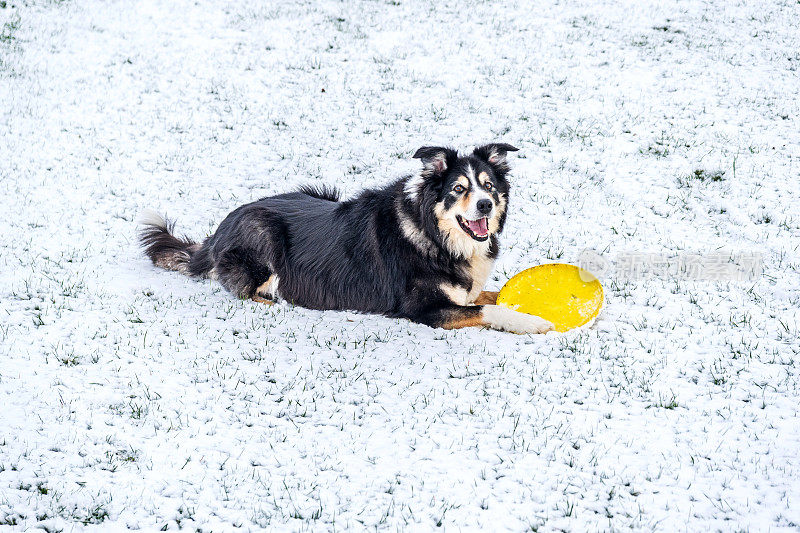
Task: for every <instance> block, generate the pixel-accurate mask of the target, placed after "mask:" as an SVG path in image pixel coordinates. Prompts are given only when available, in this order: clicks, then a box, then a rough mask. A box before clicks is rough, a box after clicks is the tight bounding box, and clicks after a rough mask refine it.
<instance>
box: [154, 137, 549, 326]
mask: <svg viewBox="0 0 800 533" xmlns="http://www.w3.org/2000/svg"><path fill="white" fill-rule="evenodd" d="M516 150H517V149H516V148H514V147H513V146H511V145H508V144H489V145H486V146H481V147H480V148H476V149H475V150H474V151H473V152H472V153H471V154H469V155H465V156H459V155H458V153H456V151H455V150H452V149H450V148H440V147H429V146H424V147H422V148H420V149H419V150H417V152H416V153H415V154H414V157H415V158H418V159H421V160H422V165H423V168H422V170H421V172H420V173H419V174H417V175H414V176H407V177H404V178H401V179H399V180H397V181H395V182H394V183H392V184H390V185H388V186H387V187H385V188H383V189H375V190H365V191H363V192H362V193H361V194H359V195H358V196H357V197H356V198H353V199H351V200H345V201H340V200H339V195H338V193H337V192H336V191H335V190H333V189H328V188H312V187H305V188H301V189H300V190H299V191H297V192H292V193H288V194H280V195H278V196H272V197H269V198H263V199H261V200H258V201H257V202H253V203H250V204H247V205H243V206H241V207H239V208H238V209H236V210H235V211H233V212H232V213H230V214H229V215H228V216H227V217H226V218H225V220H223V221H222V224H220V225H219V228H217V231H216V232H215V233H214V234H213V235H212V236H210V237H208V238H207V239H205V241H203V243H202V244H197V243H194V242H192V241H190V240H186V239H180V238H177V237H175V236H174V235H173V234H172V227H173V226H172V224H169V223H168V222H167V221H166V220H164V219H163V218H162V217H160V216H159V215H157V214H155V213H152V212H148V213H146V214H145V217H144V219H143V220H142V223H143V225H144V227H143V229H142V231H141V234H140V238H141V243H142V246H143V247H144V249H145V252H146V254H147V255H148V257H150V259H151V260H152V261H153V264H155V265H156V266H159V267H162V268H165V269H168V270H176V271H178V272H183V273H185V274H188V275H190V276H194V277H198V278H211V279H215V280H218V281H219V282H220V283H222V285H223V286H225V288H227V289H228V290H229V291H230V292H232V293H233V294H235V295H236V296H238V297H239V298H251V299H253V300H256V301H260V302H265V303H271V302H272V301H274V300H275V299H277V298H282V299H285V300H287V301H289V302H292V303H294V304H297V305H301V306H304V307H309V308H312V309H349V310H354V311H362V312H365V313H379V314H382V315H385V316H390V317H403V318H407V319H409V320H412V321H414V322H419V323H422V324H427V325H429V326H432V327H441V328H448V329H453V328H462V327H468V326H486V327H490V328H494V329H499V330H505V331H511V332H514V333H544V332H546V331H550V330H552V329H553V325H552V324H551V323H550V322H548V321H546V320H544V319H542V318H539V317H536V316H532V315H527V314H523V313H518V312H516V311H513V310H511V309H507V308H505V307H501V306H498V305H495V302H496V299H497V293H496V292H487V291H483V286H484V284H485V283H486V279H487V278H488V277H489V274H490V272H491V271H492V266H493V264H494V260H495V258H496V257H497V253H498V236H499V234H500V232H501V231H502V230H503V224H504V223H505V219H506V209H507V208H508V192H509V185H508V181H507V180H506V177H507V175H508V172H509V167H508V163H507V161H506V154H507V152H509V151H516Z"/></svg>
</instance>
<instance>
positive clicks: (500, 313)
mask: <svg viewBox="0 0 800 533" xmlns="http://www.w3.org/2000/svg"><path fill="white" fill-rule="evenodd" d="M483 318H484V320H485V321H486V323H487V324H488V325H489V326H490V327H492V328H494V329H500V330H503V331H510V332H511V333H517V334H520V335H524V334H526V333H547V332H548V331H553V330H554V329H555V326H553V323H552V322H550V321H547V320H545V319H543V318H541V317H538V316H535V315H528V314H526V313H520V312H519V311H514V310H512V309H508V308H507V307H502V306H499V305H485V306H483Z"/></svg>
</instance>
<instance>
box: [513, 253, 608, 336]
mask: <svg viewBox="0 0 800 533" xmlns="http://www.w3.org/2000/svg"><path fill="white" fill-rule="evenodd" d="M497 304H498V305H502V306H505V307H508V308H510V309H514V310H516V311H519V312H521V313H528V314H531V315H536V316H539V317H542V318H544V319H545V320H549V321H550V322H552V323H553V325H554V326H555V328H556V331H567V330H570V329H573V328H577V327H580V326H583V325H585V324H587V323H589V322H591V321H592V320H594V319H595V317H597V315H598V314H600V309H602V307H603V286H602V285H600V282H599V281H598V280H597V278H596V277H595V276H593V275H592V274H590V273H589V272H587V271H586V270H583V269H581V268H578V267H576V266H574V265H566V264H562V263H552V264H548V265H539V266H535V267H533V268H529V269H527V270H523V271H522V272H520V273H519V274H517V275H516V276H514V277H512V278H511V279H510V280H508V282H507V283H506V284H505V285H503V288H502V289H500V293H499V294H498V295H497Z"/></svg>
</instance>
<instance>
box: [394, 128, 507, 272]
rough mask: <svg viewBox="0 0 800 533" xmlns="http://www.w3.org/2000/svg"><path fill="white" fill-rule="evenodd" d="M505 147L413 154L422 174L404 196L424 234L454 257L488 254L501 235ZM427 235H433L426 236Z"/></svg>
mask: <svg viewBox="0 0 800 533" xmlns="http://www.w3.org/2000/svg"><path fill="white" fill-rule="evenodd" d="M515 151H517V148H514V147H513V146H511V145H510V144H502V143H501V144H487V145H485V146H481V147H479V148H476V149H475V150H474V151H473V152H472V153H471V154H469V155H467V156H463V157H459V155H458V153H457V152H456V151H455V150H453V149H450V148H442V147H435V146H423V147H422V148H420V149H419V150H417V152H416V153H415V154H414V157H415V158H417V159H421V160H422V165H423V168H422V171H421V172H420V174H419V175H418V176H414V177H412V178H410V179H409V180H408V181H407V182H406V186H405V193H406V195H407V196H409V197H410V199H411V200H412V201H413V202H415V203H416V204H417V205H418V206H419V209H420V210H421V211H422V212H421V213H420V214H421V217H422V219H423V221H426V223H424V226H425V230H426V232H427V233H428V234H429V236H430V237H434V239H435V240H438V241H439V242H441V243H442V244H443V245H444V246H445V247H446V248H447V249H448V250H449V251H450V252H451V253H453V254H454V255H456V256H463V257H471V256H472V255H474V254H475V252H478V251H486V250H488V249H489V246H490V240H491V238H492V237H493V236H494V235H496V234H499V233H500V232H501V231H502V230H503V224H504V223H505V219H506V207H507V206H508V189H509V187H508V181H506V175H507V174H508V171H509V167H508V162H507V161H506V154H507V153H508V152H515ZM431 234H433V235H431Z"/></svg>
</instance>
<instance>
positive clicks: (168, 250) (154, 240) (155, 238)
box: [139, 209, 201, 275]
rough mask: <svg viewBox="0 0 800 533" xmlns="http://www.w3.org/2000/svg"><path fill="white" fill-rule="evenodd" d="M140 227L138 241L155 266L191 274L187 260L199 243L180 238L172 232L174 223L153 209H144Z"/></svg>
mask: <svg viewBox="0 0 800 533" xmlns="http://www.w3.org/2000/svg"><path fill="white" fill-rule="evenodd" d="M139 224H141V226H142V229H141V230H140V231H139V242H140V243H141V245H142V247H143V248H144V253H145V254H147V257H149V258H150V260H151V261H152V262H153V264H154V265H155V266H157V267H161V268H164V269H167V270H175V271H176V272H182V273H184V274H189V275H191V274H192V272H190V270H189V261H191V259H192V255H194V254H195V253H196V252H197V251H198V250H200V247H201V245H199V244H197V243H196V242H194V241H192V240H190V239H187V238H186V237H184V238H182V239H180V238H178V237H175V236H174V235H173V234H172V231H173V229H174V228H175V223H174V222H171V221H169V220H167V219H165V218H164V217H162V216H161V215H159V214H158V213H156V212H155V211H151V210H149V209H146V210H145V211H144V212H142V214H141V216H140V217H139Z"/></svg>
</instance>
